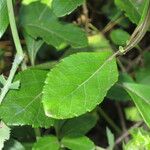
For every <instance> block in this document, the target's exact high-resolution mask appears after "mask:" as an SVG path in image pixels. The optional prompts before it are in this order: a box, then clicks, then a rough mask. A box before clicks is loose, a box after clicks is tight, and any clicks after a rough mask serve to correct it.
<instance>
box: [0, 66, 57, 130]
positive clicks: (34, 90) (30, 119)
mask: <svg viewBox="0 0 150 150" xmlns="http://www.w3.org/2000/svg"><path fill="white" fill-rule="evenodd" d="M46 75H47V71H44V70H30V69H28V70H25V71H23V72H21V73H19V74H18V75H17V76H16V77H15V80H20V82H21V87H20V89H19V90H11V91H9V93H8V94H7V96H6V97H5V99H4V101H3V102H2V105H1V106H0V117H1V118H2V119H3V120H4V121H5V122H6V123H7V124H9V125H32V126H33V127H50V126H51V125H52V124H53V121H54V120H53V119H51V118H48V117H47V116H45V113H44V110H43V106H42V103H41V96H42V88H43V84H44V80H45V78H46Z"/></svg>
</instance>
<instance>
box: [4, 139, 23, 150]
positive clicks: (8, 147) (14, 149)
mask: <svg viewBox="0 0 150 150" xmlns="http://www.w3.org/2000/svg"><path fill="white" fill-rule="evenodd" d="M4 150H25V147H24V146H23V145H22V144H21V143H20V142H19V141H16V140H14V139H10V140H9V141H7V142H6V143H5V147H4Z"/></svg>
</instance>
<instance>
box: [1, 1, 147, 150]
mask: <svg viewBox="0 0 150 150" xmlns="http://www.w3.org/2000/svg"><path fill="white" fill-rule="evenodd" d="M95 3H98V2H96V1H95ZM99 3H100V4H101V3H102V2H99ZM0 4H1V5H0V18H1V20H2V21H0V38H1V39H3V38H4V39H5V38H6V39H7V40H12V39H11V38H10V37H9V36H8V35H7V34H6V35H5V33H9V32H10V31H9V30H8V31H7V30H6V29H7V28H8V26H9V25H10V28H11V34H12V38H13V43H14V47H13V49H16V52H15V53H16V54H15V56H14V55H13V56H14V60H13V63H12V67H11V69H10V72H9V75H8V78H6V77H5V76H4V75H3V74H2V75H1V76H0V82H1V94H0V119H1V124H0V126H1V127H0V149H2V148H3V147H4V149H14V150H20V149H33V150H38V149H40V150H48V149H51V150H59V149H61V150H65V149H71V150H100V149H104V148H102V147H103V145H102V147H99V146H97V145H96V143H94V140H93V141H92V139H90V138H89V137H90V136H89V135H88V133H89V131H91V129H93V128H96V127H97V126H100V124H99V123H98V122H100V120H101V119H102V117H103V118H104V119H105V121H106V122H107V125H105V128H106V132H104V131H103V134H104V135H105V136H106V137H107V139H106V142H107V143H108V147H107V149H109V150H112V149H114V148H116V147H117V146H119V143H120V142H124V141H123V140H124V138H125V141H126V136H128V134H127V135H126V133H127V129H126V127H125V125H124V124H125V123H124V120H123V119H124V116H123V113H122V110H125V111H126V112H127V109H126V108H125V109H124V108H123V109H121V108H120V103H127V104H128V103H130V105H131V104H133V103H134V104H135V106H136V108H135V107H134V110H133V109H132V111H131V112H130V113H128V112H129V111H130V110H131V109H130V110H128V112H127V113H126V115H127V117H126V119H129V118H131V119H132V120H131V121H133V122H134V121H135V122H138V121H142V120H144V122H145V123H146V125H147V126H148V127H150V117H149V112H150V93H149V91H150V81H149V79H150V71H149V69H150V68H149V67H150V66H149V62H150V61H149V59H150V53H149V52H148V51H146V52H143V50H142V48H141V45H140V42H141V40H142V39H143V37H144V36H145V34H146V33H147V31H148V30H149V26H150V1H149V0H142V1H135V0H125V1H122V0H115V1H107V3H106V4H105V6H103V8H102V10H101V11H102V13H103V14H104V16H105V17H106V18H108V19H111V21H110V23H109V24H107V26H106V27H105V28H104V30H103V31H102V32H100V31H99V29H97V27H95V26H94V25H93V23H92V21H91V22H90V19H89V14H90V13H89V12H88V7H89V9H91V12H92V7H93V6H92V5H91V3H90V0H89V1H88V0H87V1H85V0H22V1H21V2H20V1H18V0H14V1H13V0H1V1H0ZM79 6H80V8H79ZM77 8H79V12H78V13H79V14H80V13H81V10H82V9H83V13H82V15H80V16H78V13H77V16H78V17H79V18H78V19H74V20H75V21H77V20H78V22H76V23H72V22H73V21H72V18H71V17H70V18H71V19H70V18H69V16H73V13H72V12H73V11H75V10H77ZM80 9H81V10H80ZM14 10H15V12H14ZM109 11H112V12H111V13H110V12H109ZM116 12H117V15H116ZM124 13H125V15H124ZM75 16H76V15H75ZM120 16H121V19H120ZM126 16H127V18H128V19H129V20H130V21H131V22H132V23H134V24H135V25H136V27H135V30H134V31H133V33H132V34H131V32H130V34H129V33H128V32H127V30H126V28H127V26H129V24H131V22H130V21H129V20H128V21H126V20H127V18H126ZM118 17H119V18H118ZM82 19H83V20H82ZM68 20H69V21H68ZM79 20H80V21H79ZM82 21H83V22H82ZM123 21H124V22H126V23H127V26H125V25H124V22H123ZM70 22H71V23H70ZM79 22H80V23H79ZM77 24H80V25H77ZM115 24H118V25H119V27H120V29H113V30H111V29H112V28H113V27H114V25H115ZM129 29H130V28H129ZM109 30H111V31H110V34H109V35H110V36H108V39H109V37H110V41H111V42H112V43H111V44H110V43H109V42H108V40H107V39H106V37H107V36H106V37H105V36H104V35H103V33H105V32H107V31H109ZM19 36H20V37H21V39H23V40H20V37H19ZM11 42H12V41H11ZM0 44H1V43H0ZM2 44H3V42H2ZM0 46H1V45H0ZM118 46H119V48H118ZM112 47H114V49H113V48H112ZM0 48H1V47H0ZM115 48H117V49H118V50H117V51H113V50H115ZM134 48H135V49H136V50H137V51H138V52H136V53H133V52H134V51H133V50H134ZM3 49H7V48H6V47H5V45H4V48H3ZM49 51H51V52H55V53H57V54H60V55H59V59H60V62H59V61H58V60H55V61H53V60H50V57H49V56H48V55H49V53H48V52H49ZM129 51H130V52H131V53H133V54H134V56H135V57H138V59H137V60H138V63H139V59H140V60H141V59H142V60H143V67H139V66H138V65H139V64H136V62H134V61H133V62H132V63H131V64H132V65H130V64H129V63H128V58H127V56H126V54H127V53H128V52H129ZM137 55H138V56H137ZM1 57H2V58H3V57H5V56H3V55H2V56H1ZM38 57H44V58H48V60H49V61H48V62H47V63H42V60H40V59H39V60H38ZM124 58H125V59H124ZM4 61H5V60H4ZM141 64H142V63H141ZM134 66H135V67H134ZM128 67H129V68H128ZM6 68H7V67H6ZM0 69H1V68H0ZM6 70H7V69H6ZM133 74H134V76H133ZM105 97H106V99H107V101H109V100H108V99H111V100H112V102H113V103H115V104H116V106H117V108H118V112H119V113H118V114H119V115H120V120H121V123H120V124H121V125H122V129H120V125H119V123H116V122H115V121H114V120H113V118H111V116H109V115H108V114H107V113H106V112H105V110H103V108H101V105H100V104H102V103H103V102H104V99H105ZM129 100H132V101H129ZM132 102H133V103H132ZM133 111H134V112H133ZM137 111H139V114H138V116H136V115H135V112H137ZM101 116H102V117H101ZM140 125H141V124H140ZM19 126H21V127H19ZM107 126H109V127H110V128H111V130H114V133H112V132H111V130H110V129H109V128H107ZM145 130H148V129H145ZM25 131H29V134H28V132H27V135H26V133H25ZM121 132H123V133H124V132H125V136H123V139H122V140H121V141H120V139H119V140H116V141H115V137H117V136H118V135H119V134H120V133H121ZM146 132H148V131H146ZM123 135H124V134H123ZM9 138H10V139H9ZM35 138H36V139H35ZM141 138H142V139H143V137H140V136H139V135H137V134H136V137H135V138H134V140H135V139H136V141H137V140H140V139H141ZM8 139H9V140H8ZM93 139H94V138H93ZM6 140H8V141H6ZM134 140H133V141H130V142H129V143H127V144H124V146H123V147H122V148H123V149H128V147H130V146H128V145H130V143H131V145H134V144H133V143H134ZM5 141H6V142H5ZM118 141H119V142H118ZM4 142H5V143H4ZM4 144H5V145H4ZM146 146H147V145H146ZM133 147H134V146H133ZM134 149H136V146H135V147H134V148H133V150H134Z"/></svg>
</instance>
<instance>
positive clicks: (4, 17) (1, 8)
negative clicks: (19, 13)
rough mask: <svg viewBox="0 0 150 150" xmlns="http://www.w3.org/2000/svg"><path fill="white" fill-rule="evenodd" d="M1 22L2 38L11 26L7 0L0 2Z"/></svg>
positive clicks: (0, 34) (0, 32)
mask: <svg viewBox="0 0 150 150" xmlns="http://www.w3.org/2000/svg"><path fill="white" fill-rule="evenodd" d="M0 20H1V21H0V38H1V37H2V35H3V34H4V32H5V30H6V28H7V26H8V24H9V19H8V11H7V3H6V0H0Z"/></svg>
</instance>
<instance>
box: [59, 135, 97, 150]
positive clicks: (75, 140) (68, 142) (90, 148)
mask: <svg viewBox="0 0 150 150" xmlns="http://www.w3.org/2000/svg"><path fill="white" fill-rule="evenodd" d="M61 143H62V144H63V145H64V146H65V147H67V148H69V149H71V150H95V145H94V143H93V142H92V141H91V140H90V139H89V138H87V137H86V136H81V137H65V138H63V139H62V141H61Z"/></svg>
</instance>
